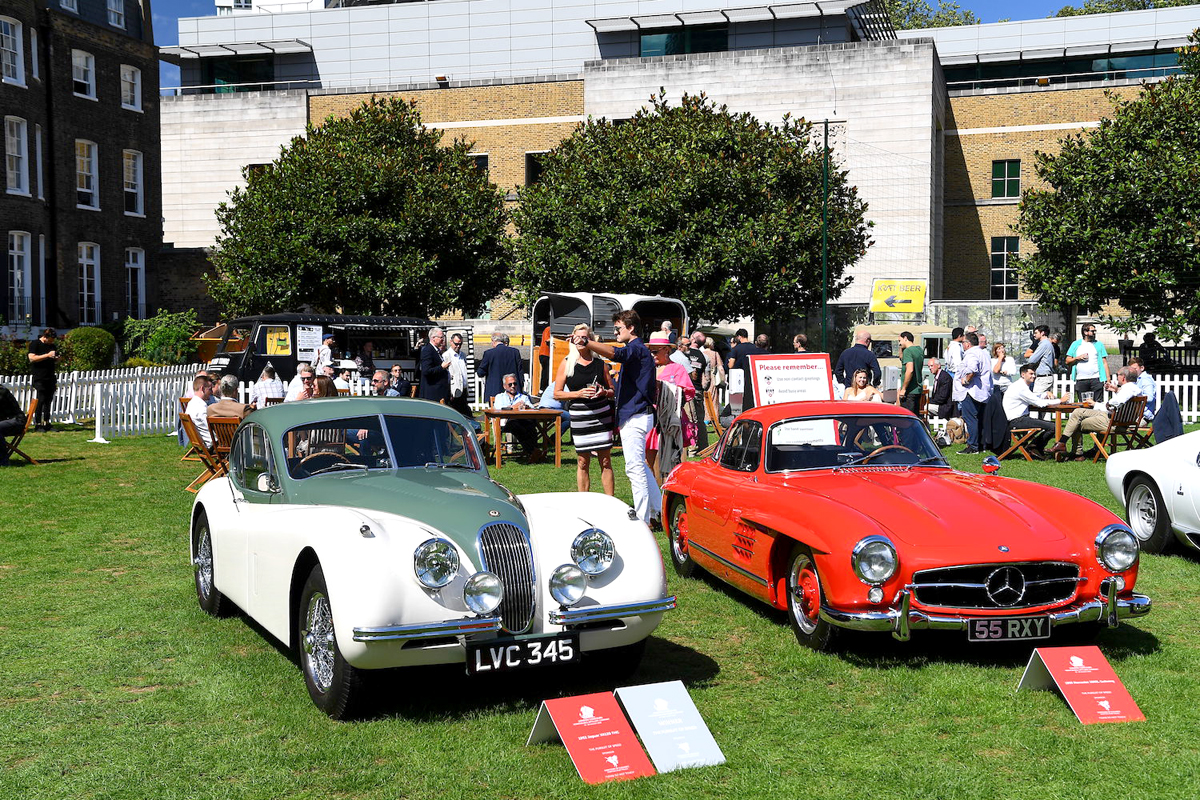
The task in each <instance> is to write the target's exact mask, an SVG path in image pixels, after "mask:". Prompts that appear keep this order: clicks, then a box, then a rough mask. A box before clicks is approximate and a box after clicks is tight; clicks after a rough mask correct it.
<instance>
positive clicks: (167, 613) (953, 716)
mask: <svg viewBox="0 0 1200 800" xmlns="http://www.w3.org/2000/svg"><path fill="white" fill-rule="evenodd" d="M88 438H90V434H89V433H88V432H83V431H58V432H54V433H50V434H31V435H30V436H29V437H28V438H27V439H26V441H25V444H26V445H27V447H26V448H25V449H26V450H27V451H28V452H30V453H31V454H33V455H34V456H35V457H37V458H39V459H41V458H45V459H46V463H44V464H43V465H41V466H38V467H30V466H25V465H22V466H18V467H14V468H9V469H5V470H0V537H2V538H0V628H2V636H0V683H2V685H3V687H4V689H3V692H2V694H0V720H3V726H2V732H3V738H2V741H0V754H3V768H2V769H0V800H8V798H39V799H40V798H92V797H97V798H99V797H103V798H109V797H113V798H137V799H138V800H144V799H146V798H280V797H305V798H307V797H312V798H326V797H363V798H388V799H389V800H390V799H392V798H408V797H412V798H434V797H436V798H443V797H444V798H541V797H579V796H588V797H590V796H603V797H653V798H660V797H666V798H689V800H690V799H691V798H695V797H737V798H742V797H786V796H793V795H794V796H797V797H804V798H807V797H816V798H836V800H847V799H848V798H864V797H878V798H959V797H983V798H1011V797H1019V798H1058V797H1061V798H1072V799H1074V798H1080V797H1085V796H1089V797H1094V796H1103V797H1112V796H1115V797H1120V796H1123V795H1127V796H1130V797H1134V798H1143V797H1164V798H1166V797H1171V798H1176V797H1191V796H1195V795H1196V794H1198V793H1200V790H1198V789H1197V787H1198V786H1200V753H1198V742H1200V711H1198V710H1197V709H1200V681H1197V679H1196V674H1197V671H1198V669H1200V622H1198V621H1197V614H1196V608H1197V593H1198V587H1200V559H1197V558H1194V557H1191V556H1182V557H1181V556H1173V557H1160V556H1147V557H1144V558H1143V561H1142V573H1141V578H1140V580H1139V582H1138V588H1139V589H1140V590H1142V591H1145V592H1146V593H1147V594H1149V595H1150V596H1151V597H1153V599H1154V602H1155V610H1154V612H1153V613H1152V614H1151V615H1150V616H1149V617H1147V618H1146V619H1144V620H1141V621H1139V622H1138V623H1137V624H1136V625H1129V626H1123V627H1122V628H1120V629H1118V630H1115V631H1107V632H1105V633H1104V634H1102V635H1101V637H1100V639H1099V644H1100V645H1101V647H1102V648H1103V649H1104V651H1105V652H1106V654H1107V655H1108V657H1109V658H1110V659H1111V660H1112V662H1113V664H1114V666H1115V668H1116V670H1117V672H1118V674H1119V675H1121V677H1122V678H1123V679H1124V681H1125V683H1126V685H1127V686H1128V688H1129V690H1130V691H1131V693H1132V694H1133V697H1134V698H1135V699H1136V700H1137V702H1138V703H1139V705H1140V706H1141V708H1142V710H1143V711H1144V712H1145V714H1146V717H1147V721H1146V722H1144V723H1134V724H1123V725H1097V726H1089V727H1087V728H1085V727H1083V726H1082V725H1080V724H1079V723H1078V722H1077V721H1076V720H1075V718H1074V716H1073V715H1072V714H1071V712H1070V710H1069V709H1068V708H1067V706H1066V704H1065V703H1064V702H1063V701H1062V700H1061V699H1060V698H1058V697H1057V696H1056V695H1054V694H1050V693H1022V694H1017V693H1015V691H1014V690H1015V688H1016V685H1017V682H1018V680H1019V679H1020V676H1021V671H1022V669H1023V667H1024V663H1025V661H1026V659H1027V657H1028V652H1027V650H1019V649H1018V650H1014V649H1009V650H996V649H994V648H991V647H983V646H980V647H971V648H968V647H966V646H965V642H963V641H962V639H961V638H960V637H958V636H939V637H930V636H926V637H924V638H919V639H915V640H914V641H913V642H910V643H908V644H907V645H901V644H899V643H896V642H894V641H892V640H891V639H890V638H889V637H886V636H882V637H876V638H874V639H872V640H867V641H865V642H864V641H860V642H859V643H858V644H857V645H856V646H854V647H852V649H851V650H850V651H849V652H847V653H844V654H842V655H837V656H830V655H821V654H817V653H813V652H811V651H808V650H805V649H802V648H801V647H799V646H798V645H797V644H796V642H795V640H794V638H793V636H792V633H791V630H790V629H789V628H788V626H787V623H786V620H785V619H784V618H783V616H782V615H781V614H779V613H776V612H774V611H772V610H770V609H768V608H766V607H765V606H762V605H760V604H758V603H757V602H755V601H751V600H748V599H746V598H744V597H743V596H742V595H740V594H738V593H737V592H736V591H733V590H731V589H727V588H725V587H723V586H721V585H719V584H717V583H716V582H714V581H711V580H705V579H700V580H690V581H684V580H680V579H678V578H677V577H676V576H675V575H674V574H673V573H671V574H670V590H671V591H672V592H674V593H676V594H677V595H678V596H679V609H678V610H677V611H675V612H672V613H671V614H669V615H668V616H667V618H666V621H665V622H664V623H663V625H662V627H661V628H659V630H658V632H657V634H656V635H655V636H654V637H653V638H652V640H651V642H650V646H649V649H648V650H647V657H646V660H645V662H644V663H643V666H642V668H641V670H640V671H639V673H638V674H637V675H636V676H635V678H634V679H633V680H632V681H630V682H631V683H645V682H652V681H663V680H673V679H676V678H679V679H682V680H684V681H685V683H687V685H688V687H689V689H690V690H691V692H692V696H693V698H694V699H695V701H696V705H697V706H698V708H699V709H700V711H701V713H702V714H703V715H704V716H705V718H706V719H707V721H708V723H709V725H710V726H711V728H712V731H713V733H714V735H715V736H716V739H717V741H718V743H719V744H720V745H721V747H722V749H723V750H724V752H725V755H726V758H727V759H728V763H727V764H726V765H725V766H722V767H709V768H704V769H696V770H685V771H681V772H677V773H673V774H670V775H665V776H659V777H656V778H651V779H646V780H640V781H633V782H630V783H627V784H619V785H613V786H607V787H598V788H591V787H587V786H585V785H584V784H582V782H580V781H579V779H578V777H577V776H576V775H575V772H574V769H573V767H572V766H571V764H570V760H569V758H568V757H567V754H566V751H565V750H564V749H563V748H562V747H561V746H557V745H554V746H538V747H533V748H527V747H525V745H524V742H525V738H526V736H527V735H528V733H529V729H530V727H531V726H532V724H533V719H534V715H535V712H536V710H537V704H538V702H539V700H540V699H542V698H543V697H547V696H556V695H567V694H576V693H582V692H586V691H597V690H600V689H610V688H613V686H612V685H611V684H609V683H607V682H605V681H604V680H603V679H602V678H588V677H587V676H584V675H578V674H567V673H558V674H556V673H553V672H549V673H548V672H541V673H536V674H532V675H527V676H526V677H524V678H523V679H522V678H518V679H516V680H512V679H509V680H496V679H474V680H468V679H466V678H465V676H462V675H461V674H458V673H457V672H456V671H455V670H450V671H449V673H450V674H447V671H446V670H442V671H436V670H435V671H428V670H426V671H419V672H401V673H396V674H392V675H390V676H389V683H390V688H388V689H386V690H384V692H383V696H382V697H381V705H382V707H383V709H384V713H383V714H382V716H380V717H379V718H377V719H373V720H370V721H366V722H358V723H351V724H339V723H335V722H332V721H330V720H328V719H327V718H326V717H325V716H324V715H323V714H321V713H320V712H319V711H318V710H317V709H316V708H314V707H313V706H312V704H311V703H310V702H309V699H308V695H307V693H306V692H305V690H304V684H303V680H302V678H301V675H300V673H299V670H298V668H297V667H296V666H295V665H294V664H293V663H292V662H291V661H290V660H288V658H287V657H286V656H285V655H284V654H283V653H281V652H280V651H279V649H278V648H277V647H276V646H275V645H274V644H273V643H272V642H271V641H270V640H269V639H267V638H266V637H265V636H264V634H263V633H261V632H260V631H259V630H258V629H256V628H255V627H254V626H253V625H251V624H249V623H248V622H247V621H246V620H245V619H244V618H240V617H234V618H230V619H223V620H216V619H212V618H210V617H208V616H206V615H204V614H203V613H202V612H201V611H200V610H199V608H198V607H197V605H196V601H195V596H194V592H193V588H192V579H191V568H190V565H189V563H188V555H187V527H186V524H187V523H186V520H187V512H188V508H189V505H190V502H191V499H192V497H191V495H189V494H187V493H185V492H184V491H183V490H182V487H183V486H184V485H185V484H186V483H187V481H188V480H190V478H191V477H192V476H193V475H194V474H195V472H196V470H195V469H194V465H192V464H183V463H180V462H179V456H180V452H181V451H180V450H179V448H178V447H176V446H175V444H174V442H173V440H171V439H169V438H167V437H146V438H139V439H123V440H117V441H116V442H114V443H112V444H108V445H99V444H91V443H89V442H88V441H87V440H88ZM953 460H954V461H955V464H956V466H959V467H960V468H964V469H970V470H978V469H979V463H980V458H979V456H968V457H957V456H955V457H954V458H953ZM619 472H620V466H619V465H618V473H619ZM1102 473H1103V467H1102V466H1099V465H1093V464H1091V463H1081V464H1059V465H1055V464H1033V465H1026V464H1018V463H1013V462H1009V463H1006V464H1005V469H1004V474H1005V475H1008V476H1012V477H1018V478H1027V479H1031V480H1038V481H1043V482H1048V483H1054V484H1055V485H1058V486H1062V487H1064V488H1067V489H1070V490H1071V491H1075V492H1078V493H1080V494H1083V495H1086V496H1088V497H1092V498H1094V499H1096V500H1097V501H1099V502H1101V503H1104V504H1105V505H1107V506H1109V507H1110V508H1113V509H1114V510H1117V505H1116V503H1115V501H1113V499H1112V498H1110V497H1109V496H1108V494H1107V491H1106V490H1105V488H1104V485H1103V482H1102V478H1101V476H1102ZM496 477H497V478H498V479H499V480H501V481H502V482H504V483H506V484H507V485H509V486H510V487H511V488H512V489H514V490H515V491H518V492H524V491H543V490H570V489H573V488H574V471H573V469H572V468H571V467H570V466H564V468H563V469H561V470H555V469H553V468H552V467H550V466H532V467H531V466H523V465H519V464H511V465H505V467H504V468H503V469H502V470H499V471H498V472H497V473H496ZM618 480H619V483H618V490H619V492H621V493H622V494H623V495H624V496H625V497H626V499H628V485H627V483H625V481H624V476H623V475H619V477H618ZM963 525H964V535H969V533H970V521H969V520H964V521H963ZM1188 786H1191V787H1192V788H1191V789H1188V788H1187V787H1188Z"/></svg>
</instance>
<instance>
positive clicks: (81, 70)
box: [71, 50, 96, 100]
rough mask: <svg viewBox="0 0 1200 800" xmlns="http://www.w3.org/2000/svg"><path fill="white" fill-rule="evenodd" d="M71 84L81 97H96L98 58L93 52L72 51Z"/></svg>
mask: <svg viewBox="0 0 1200 800" xmlns="http://www.w3.org/2000/svg"><path fill="white" fill-rule="evenodd" d="M71 86H72V89H73V91H74V92H75V94H76V95H78V96H79V97H90V98H92V99H93V100H95V99H96V59H94V58H92V54H91V53H87V52H84V51H83V50H72V51H71Z"/></svg>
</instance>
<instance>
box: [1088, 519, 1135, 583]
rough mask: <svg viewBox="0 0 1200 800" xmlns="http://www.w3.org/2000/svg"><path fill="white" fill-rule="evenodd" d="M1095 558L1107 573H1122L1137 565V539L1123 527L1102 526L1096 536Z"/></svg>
mask: <svg viewBox="0 0 1200 800" xmlns="http://www.w3.org/2000/svg"><path fill="white" fill-rule="evenodd" d="M1096 558H1097V559H1099V561H1100V563H1101V564H1103V565H1104V566H1105V568H1106V569H1108V571H1109V572H1124V571H1125V570H1127V569H1129V568H1130V567H1132V566H1133V565H1134V564H1136V563H1137V560H1138V541H1137V537H1136V536H1134V535H1133V532H1132V531H1130V530H1129V529H1128V528H1126V527H1125V526H1124V525H1106V526H1104V528H1103V529H1102V530H1101V531H1100V533H1098V534H1096Z"/></svg>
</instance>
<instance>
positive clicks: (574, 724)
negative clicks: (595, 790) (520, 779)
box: [526, 692, 655, 783]
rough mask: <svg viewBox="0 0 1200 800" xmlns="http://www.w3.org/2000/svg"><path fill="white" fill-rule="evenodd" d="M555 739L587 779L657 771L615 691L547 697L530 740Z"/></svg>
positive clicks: (626, 777) (593, 780) (604, 779)
mask: <svg viewBox="0 0 1200 800" xmlns="http://www.w3.org/2000/svg"><path fill="white" fill-rule="evenodd" d="M556 734H557V735H556ZM556 738H558V739H561V740H562V743H563V745H565V746H566V748H567V753H569V754H570V756H571V761H572V762H574V764H575V769H576V770H578V771H579V777H580V778H583V780H584V781H585V782H586V783H607V782H609V781H623V780H629V779H631V778H641V777H643V776H646V775H654V774H655V772H654V767H653V766H652V765H651V764H650V759H649V758H648V757H647V756H646V751H645V750H643V749H642V744H641V742H639V741H638V738H637V736H636V735H635V734H634V732H633V726H632V725H630V724H629V719H628V718H627V717H626V716H625V712H624V711H622V710H621V706H620V705H619V704H618V703H617V698H616V697H614V696H613V694H612V693H611V692H598V693H596V694H583V695H579V696H577V697H563V698H559V699H557V700H546V701H545V702H543V703H542V707H541V708H540V709H539V710H538V716H537V720H536V721H535V722H534V723H533V730H532V731H531V732H530V734H529V740H528V741H527V742H526V744H538V743H540V742H547V741H551V740H553V739H556Z"/></svg>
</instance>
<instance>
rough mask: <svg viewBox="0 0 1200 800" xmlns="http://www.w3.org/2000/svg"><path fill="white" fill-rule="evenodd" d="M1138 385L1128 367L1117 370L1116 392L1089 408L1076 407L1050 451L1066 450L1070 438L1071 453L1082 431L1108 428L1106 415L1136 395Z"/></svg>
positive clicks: (1077, 447) (1094, 431)
mask: <svg viewBox="0 0 1200 800" xmlns="http://www.w3.org/2000/svg"><path fill="white" fill-rule="evenodd" d="M1138 394H1140V393H1139V392H1138V385H1137V383H1136V381H1135V378H1134V376H1133V370H1131V369H1130V368H1129V367H1121V368H1120V369H1119V370H1117V393H1116V394H1114V395H1113V396H1112V397H1111V398H1110V399H1109V401H1108V402H1107V403H1104V404H1103V405H1099V404H1098V405H1095V406H1092V407H1091V408H1077V409H1075V410H1074V411H1072V412H1071V416H1070V417H1069V418H1068V419H1067V424H1066V426H1065V427H1064V428H1063V432H1062V437H1061V438H1060V439H1059V440H1058V442H1056V443H1055V445H1054V449H1053V450H1052V451H1051V452H1053V453H1054V454H1055V455H1057V454H1059V453H1064V454H1065V453H1066V452H1067V439H1070V440H1071V454H1072V457H1074V455H1075V452H1076V451H1077V450H1078V449H1079V438H1080V437H1081V436H1082V434H1083V433H1100V432H1101V431H1104V430H1107V429H1108V415H1109V414H1110V413H1112V412H1113V411H1116V410H1117V409H1118V408H1120V407H1121V406H1122V405H1123V404H1124V403H1125V402H1126V401H1127V400H1131V399H1132V398H1134V397H1137V396H1138Z"/></svg>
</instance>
